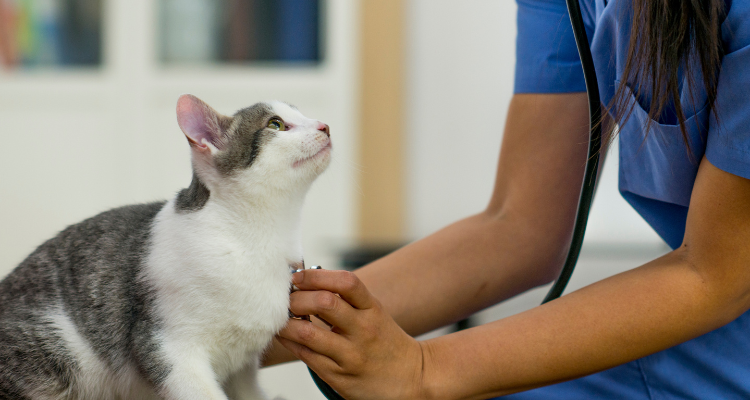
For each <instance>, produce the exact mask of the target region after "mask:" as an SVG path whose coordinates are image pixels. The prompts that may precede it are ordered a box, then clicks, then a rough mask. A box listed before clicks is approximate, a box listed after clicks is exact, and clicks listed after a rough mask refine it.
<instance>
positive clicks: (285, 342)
mask: <svg viewBox="0 0 750 400" xmlns="http://www.w3.org/2000/svg"><path fill="white" fill-rule="evenodd" d="M277 339H278V341H279V343H281V345H282V346H284V347H286V349H287V350H289V351H291V352H292V354H294V355H295V356H297V358H299V359H300V360H301V361H302V362H304V363H305V364H307V365H308V366H310V368H312V369H313V370H314V371H320V370H325V371H338V370H340V369H341V368H339V366H338V364H337V363H336V361H333V360H332V359H331V358H329V357H326V356H324V355H322V354H319V353H316V352H314V351H312V350H310V348H308V347H305V346H303V345H301V344H299V343H295V342H293V341H291V340H289V339H284V338H283V337H280V336H279V337H277ZM318 375H320V374H318Z"/></svg>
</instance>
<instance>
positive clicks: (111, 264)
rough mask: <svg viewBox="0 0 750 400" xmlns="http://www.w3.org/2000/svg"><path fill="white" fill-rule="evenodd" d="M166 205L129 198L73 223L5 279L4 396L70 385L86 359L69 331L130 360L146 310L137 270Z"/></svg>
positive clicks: (1, 313) (109, 355)
mask: <svg viewBox="0 0 750 400" xmlns="http://www.w3.org/2000/svg"><path fill="white" fill-rule="evenodd" d="M163 206H164V202H158V203H150V204H139V205H131V206H125V207H121V208H116V209H113V210H110V211H106V212H103V213H101V214H99V215H96V216H94V217H92V218H89V219H87V220H84V221H82V222H80V223H77V224H75V225H71V226H69V227H68V228H66V229H65V230H63V231H62V232H60V233H59V234H58V235H57V236H55V237H54V238H52V239H50V240H48V241H46V242H45V243H44V244H42V245H41V246H39V247H38V248H37V249H36V250H35V251H34V252H33V253H31V255H29V256H28V257H27V258H26V259H25V260H24V261H23V262H22V263H21V264H20V265H19V266H18V267H17V268H16V269H14V270H13V271H12V272H11V273H10V274H9V275H8V276H7V277H5V278H4V279H3V280H2V282H0V343H3V346H0V398H26V397H27V396H29V391H28V390H29V388H32V387H35V388H37V390H38V389H39V388H42V387H45V386H46V387H47V389H48V390H49V391H50V392H56V391H59V390H62V391H65V390H68V389H66V388H70V387H71V384H72V383H73V380H75V375H76V373H75V371H78V370H79V369H80V367H81V366H80V365H79V364H80V363H79V358H80V356H81V355H80V354H74V353H75V351H71V337H74V341H75V340H83V341H85V342H87V343H88V344H89V345H90V349H91V350H92V351H93V352H94V353H96V356H97V358H101V359H103V360H108V362H110V363H114V364H118V360H123V361H124V358H125V357H126V353H127V352H128V347H131V346H130V345H129V342H130V341H131V340H132V326H133V323H134V320H135V319H141V320H142V319H143V314H144V313H145V312H146V310H145V305H146V303H147V300H148V299H147V298H148V293H147V292H148V290H147V288H143V287H142V285H141V284H139V283H138V282H137V280H138V273H139V271H140V269H141V267H142V262H143V259H144V257H145V255H146V253H147V251H148V246H149V240H150V235H151V233H150V232H151V228H152V225H153V221H154V218H155V216H156V214H157V213H158V212H159V211H160V210H161V209H162V208H163ZM66 330H68V331H70V332H66ZM66 335H67V337H66ZM87 347H89V346H87ZM111 366H115V367H116V366H117V365H111ZM42 382H47V383H48V384H49V385H45V384H42ZM45 392H47V391H46V390H45ZM50 392H47V393H50ZM37 394H39V395H41V394H42V393H37ZM45 394H46V393H45Z"/></svg>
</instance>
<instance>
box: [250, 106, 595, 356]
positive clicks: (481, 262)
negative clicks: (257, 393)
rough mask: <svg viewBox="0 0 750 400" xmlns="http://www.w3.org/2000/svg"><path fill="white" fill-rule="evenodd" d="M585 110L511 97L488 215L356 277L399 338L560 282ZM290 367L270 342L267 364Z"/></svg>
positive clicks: (579, 171)
mask: <svg viewBox="0 0 750 400" xmlns="http://www.w3.org/2000/svg"><path fill="white" fill-rule="evenodd" d="M587 104H588V103H587V99H586V95H585V93H574V94H526V95H515V96H514V97H513V99H512V101H511V104H510V108H509V110H508V118H507V122H506V126H505V133H504V136H503V144H502V151H501V154H500V161H499V163H498V169H497V178H496V183H495V189H494V192H493V195H492V199H491V200H490V203H489V205H488V207H487V209H486V210H484V212H481V213H479V214H477V215H474V216H471V217H468V218H466V219H464V220H461V221H458V222H456V223H454V224H452V225H450V226H448V227H446V228H443V229H442V230H440V231H438V232H436V233H434V234H432V235H431V236H428V237H426V238H424V239H422V240H419V241H417V242H414V243H412V244H410V245H408V246H406V247H404V248H402V249H400V250H398V251H396V252H394V253H393V254H391V255H388V256H386V257H384V258H382V259H380V260H377V261H375V262H373V263H371V264H369V265H367V266H365V267H363V268H361V269H359V270H357V271H356V272H355V273H356V274H357V276H358V277H359V278H360V279H361V280H362V282H364V283H365V285H366V286H367V287H368V289H369V290H370V292H371V293H372V294H373V295H374V296H375V297H376V298H378V299H379V300H380V302H381V303H382V304H383V307H384V308H385V310H386V311H387V312H388V313H389V314H390V315H391V316H393V318H394V319H395V320H396V322H397V323H398V324H399V325H400V326H401V327H402V328H403V329H404V330H405V331H406V332H408V333H409V334H411V335H419V334H422V333H425V332H428V331H430V330H433V329H436V328H438V327H441V326H444V325H447V324H450V323H453V322H455V321H458V320H460V319H462V318H464V317H465V316H467V315H471V314H473V313H474V312H476V311H479V310H481V309H483V308H485V307H488V306H490V305H492V304H496V303H498V302H500V301H502V300H505V299H507V298H510V297H512V296H515V295H516V294H519V293H521V292H524V291H526V290H528V289H530V288H532V287H535V286H539V285H542V284H545V283H548V282H549V281H551V280H552V279H554V278H555V277H556V276H557V273H558V271H559V268H560V266H561V265H562V262H563V261H564V257H565V253H566V251H567V248H568V244H569V241H570V231H571V229H572V224H573V219H574V217H575V210H576V205H577V202H578V195H579V192H580V185H581V181H582V177H583V169H584V166H585V160H586V151H587V143H588V105H587ZM486 126H487V129H493V127H492V121H486ZM459 167H460V166H457V168H459ZM293 359H295V357H294V356H293V355H292V354H291V353H289V352H288V351H286V350H285V349H284V348H283V347H281V346H279V345H278V344H277V343H274V346H273V347H272V349H271V351H269V352H268V354H267V355H266V357H265V360H264V364H265V365H273V364H276V363H279V362H284V361H290V360H293Z"/></svg>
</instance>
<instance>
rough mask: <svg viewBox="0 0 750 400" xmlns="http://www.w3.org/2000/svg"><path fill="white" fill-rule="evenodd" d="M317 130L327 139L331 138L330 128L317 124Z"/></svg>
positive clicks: (320, 123)
mask: <svg viewBox="0 0 750 400" xmlns="http://www.w3.org/2000/svg"><path fill="white" fill-rule="evenodd" d="M318 130H319V131H321V132H325V133H326V135H327V136H328V137H331V128H329V127H328V124H324V123H322V122H318Z"/></svg>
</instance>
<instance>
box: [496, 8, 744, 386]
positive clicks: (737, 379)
mask: <svg viewBox="0 0 750 400" xmlns="http://www.w3.org/2000/svg"><path fill="white" fill-rule="evenodd" d="M517 3H518V40H517V59H516V80H515V92H516V93H567V92H580V91H585V90H586V87H585V85H584V81H583V75H582V72H581V64H580V61H579V59H578V53H577V50H576V46H575V41H574V39H573V33H572V29H571V27H570V20H569V18H568V14H567V10H566V7H565V1H564V0H517ZM630 4H631V2H630V1H629V0H609V1H607V0H581V9H582V13H583V17H584V20H585V23H586V28H587V33H588V36H589V41H590V43H591V48H592V53H593V56H594V63H595V65H596V70H597V74H598V80H599V90H600V94H601V98H602V101H603V102H604V104H609V102H610V100H611V99H612V97H613V96H614V93H615V90H616V88H617V85H618V84H619V82H620V77H621V76H622V71H623V68H624V65H625V58H626V55H627V46H628V41H629V35H630V20H629V19H628V16H629V15H630V14H629V12H628V11H629V7H630ZM726 4H727V11H728V12H727V15H726V19H725V20H724V21H723V23H722V26H721V34H722V40H723V45H724V54H725V55H724V58H723V60H722V66H721V72H720V75H719V84H718V98H717V101H716V109H717V113H718V115H719V122H718V123H717V120H716V118H715V116H714V115H713V114H711V113H709V112H708V110H707V109H706V107H705V104H706V94H705V92H703V91H702V92H701V93H698V95H697V96H694V98H692V99H691V97H690V96H689V95H688V94H687V93H683V96H682V98H681V100H682V102H683V107H684V110H685V115H686V117H688V118H689V120H688V121H686V127H687V130H688V136H689V141H690V148H691V150H692V154H689V153H688V151H687V148H686V146H685V144H684V142H683V139H682V134H681V133H680V128H679V125H678V124H677V120H676V118H675V116H674V113H669V112H666V113H664V115H662V116H661V117H660V118H659V120H657V121H652V123H651V128H650V130H651V131H650V132H649V134H648V135H647V134H646V132H645V130H644V129H645V128H644V126H645V123H646V122H647V121H648V118H649V117H648V111H647V110H648V109H649V103H650V96H649V92H648V91H647V90H636V91H635V92H637V93H639V95H638V96H637V97H636V96H633V95H632V93H631V96H630V102H631V104H634V105H635V107H634V109H633V110H634V111H633V114H632V115H631V117H630V119H629V120H628V121H627V122H626V123H625V124H624V125H623V126H621V127H620V135H619V144H620V171H619V180H620V181H619V188H620V193H621V194H622V196H623V197H624V198H625V200H627V201H628V203H630V204H631V205H632V206H633V208H635V210H636V211H638V213H639V214H640V215H641V216H642V217H643V218H644V219H645V220H646V221H647V222H648V223H649V224H650V225H651V227H653V229H654V230H655V231H656V232H657V233H658V234H659V236H661V237H662V238H663V239H664V241H665V242H666V243H667V244H668V245H669V246H670V247H672V248H677V247H679V246H680V245H681V243H682V238H683V235H684V233H685V220H686V217H687V211H688V206H689V203H690V195H691V192H692V189H693V183H694V182H695V176H696V174H697V172H698V165H699V162H700V160H701V158H702V157H703V156H704V155H705V156H706V157H707V158H708V160H709V161H710V162H711V163H712V164H713V165H715V166H716V167H718V168H720V169H722V170H724V171H726V172H729V173H732V174H735V175H738V176H741V177H743V178H746V179H750V1H744V0H734V1H731V0H727V2H726ZM628 86H629V87H632V82H629V83H628ZM699 86H700V85H699ZM683 87H686V86H685V85H683ZM618 112H622V110H612V113H614V114H617V113H618ZM748 245H750V244H748ZM748 268H750V266H748ZM503 399H513V400H522V399H652V400H655V399H750V312H747V313H745V314H743V315H742V316H741V317H739V318H738V319H736V320H735V321H733V322H731V323H729V324H728V325H726V326H724V327H722V328H719V329H717V330H715V331H713V332H709V333H707V334H705V335H703V336H701V337H698V338H696V339H693V340H690V341H688V342H685V343H682V344H680V345H677V346H675V347H672V348H670V349H667V350H664V351H661V352H659V353H656V354H653V355H650V356H647V357H644V358H641V359H639V360H636V361H633V362H630V363H627V364H624V365H621V366H618V367H615V368H612V369H609V370H606V371H603V372H600V373H597V374H593V375H590V376H587V377H584V378H580V379H576V380H572V381H569V382H565V383H560V384H556V385H551V386H547V387H544V388H540V389H535V390H531V391H527V392H523V393H518V394H514V395H510V396H505V397H503Z"/></svg>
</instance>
